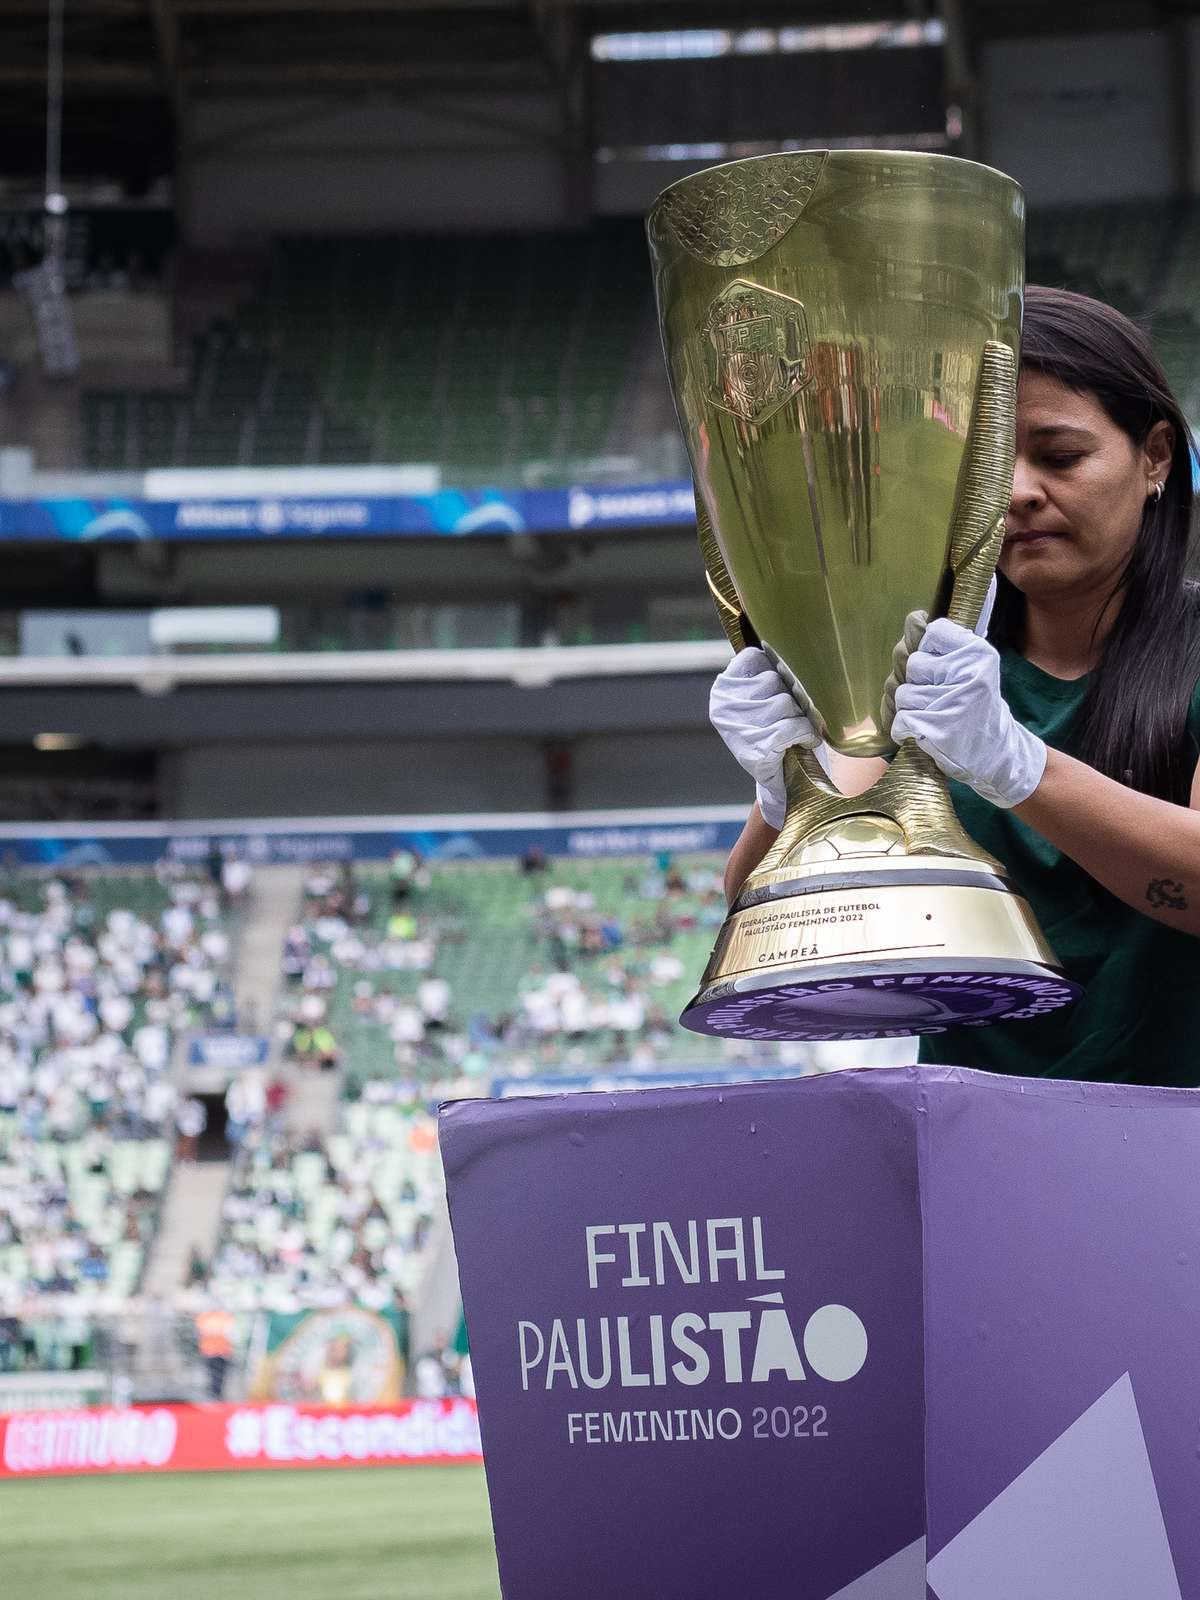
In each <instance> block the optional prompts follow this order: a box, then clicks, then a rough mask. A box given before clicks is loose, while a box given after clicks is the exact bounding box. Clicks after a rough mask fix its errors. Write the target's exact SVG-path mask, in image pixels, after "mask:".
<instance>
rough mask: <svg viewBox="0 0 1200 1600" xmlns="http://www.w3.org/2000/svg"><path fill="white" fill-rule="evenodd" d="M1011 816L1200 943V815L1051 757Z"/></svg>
mask: <svg viewBox="0 0 1200 1600" xmlns="http://www.w3.org/2000/svg"><path fill="white" fill-rule="evenodd" d="M1013 814H1014V815H1015V816H1018V817H1020V819H1021V821H1022V822H1025V823H1028V825H1029V826H1030V827H1031V828H1033V829H1034V831H1035V832H1037V833H1040V834H1041V836H1042V837H1043V839H1048V840H1049V841H1050V843H1051V844H1053V845H1057V847H1058V848H1059V849H1060V850H1061V851H1062V852H1063V853H1064V855H1068V856H1070V857H1071V859H1072V860H1073V861H1076V862H1078V864H1079V865H1080V866H1081V867H1082V868H1083V870H1084V871H1085V872H1087V873H1089V874H1090V875H1091V877H1093V878H1095V879H1096V881H1097V882H1098V883H1102V884H1103V885H1104V887H1105V888H1106V889H1107V890H1109V892H1110V893H1111V894H1115V895H1116V896H1117V898H1118V899H1119V900H1123V901H1124V902H1125V904H1126V905H1128V906H1132V907H1133V909H1134V910H1135V911H1140V912H1141V913H1142V914H1143V915H1144V916H1147V917H1152V918H1153V919H1154V920H1155V921H1156V922H1162V923H1165V924H1166V925H1167V927H1169V928H1178V929H1179V931H1180V932H1181V933H1190V934H1193V935H1194V936H1196V937H1197V938H1200V811H1196V810H1192V809H1191V808H1190V807H1188V806H1180V805H1173V804H1171V802H1170V801H1168V800H1159V799H1156V798H1155V797H1154V796H1153V795H1146V794H1140V793H1139V792H1138V791H1137V790H1136V789H1128V788H1126V787H1125V786H1124V785H1123V784H1120V783H1114V782H1113V780H1112V779H1111V778H1106V777H1104V776H1103V774H1101V773H1099V772H1097V771H1095V769H1094V768H1092V767H1089V766H1087V765H1086V764H1085V763H1084V762H1082V761H1076V760H1074V758H1073V757H1071V756H1067V755H1063V753H1062V752H1061V751H1060V750H1050V751H1049V753H1048V757H1047V761H1046V770H1045V772H1044V773H1043V775H1042V780H1041V782H1040V783H1039V784H1038V786H1037V788H1036V789H1035V790H1034V791H1033V793H1032V794H1031V795H1030V796H1029V798H1028V800H1025V801H1023V802H1022V803H1021V804H1020V805H1019V806H1017V807H1015V809H1014V813H1013Z"/></svg>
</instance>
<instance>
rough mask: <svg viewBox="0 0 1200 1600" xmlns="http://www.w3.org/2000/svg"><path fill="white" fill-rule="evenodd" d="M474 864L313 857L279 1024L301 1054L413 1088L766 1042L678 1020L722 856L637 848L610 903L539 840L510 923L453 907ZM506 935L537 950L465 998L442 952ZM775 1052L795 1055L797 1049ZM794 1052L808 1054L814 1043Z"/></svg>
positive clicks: (747, 1050) (707, 939) (720, 899)
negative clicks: (370, 864) (360, 866)
mask: <svg viewBox="0 0 1200 1600" xmlns="http://www.w3.org/2000/svg"><path fill="white" fill-rule="evenodd" d="M606 865H607V864H606ZM475 870H477V869H476V868H475V866H474V864H473V863H462V864H455V865H453V866H446V867H439V868H438V875H437V878H436V880H434V879H433V877H432V875H431V873H430V870H429V868H428V867H427V866H426V865H425V863H423V862H422V861H421V859H420V857H419V856H418V855H417V854H416V852H414V851H411V850H403V851H397V852H396V853H395V855H394V856H393V858H392V861H391V862H390V864H389V870H388V875H387V878H386V880H378V879H376V880H375V882H374V883H372V880H371V879H370V878H364V877H362V876H360V875H359V874H358V873H356V871H355V869H354V868H353V867H352V866H351V865H350V864H349V863H343V864H342V865H340V866H338V867H324V866H319V867H314V868H313V869H312V870H311V872H310V874H309V878H308V881H307V884H306V901H305V907H304V911H303V915H302V917H301V919H300V920H299V921H298V922H297V923H296V925H295V926H294V927H293V928H292V929H291V930H290V931H289V934H288V939H287V945H286V949H285V955H284V972H285V977H286V980H287V983H286V992H287V999H286V1002H285V1007H284V1011H283V1016H282V1021H281V1028H282V1030H283V1037H284V1041H285V1048H286V1051H287V1053H288V1055H289V1056H290V1057H291V1058H292V1059H293V1060H296V1061H299V1062H301V1063H303V1064H306V1065H312V1066H315V1067H336V1066H338V1065H341V1064H349V1065H351V1066H353V1067H355V1068H356V1069H357V1076H359V1077H362V1078H364V1079H370V1078H372V1077H374V1076H379V1075H381V1074H382V1075H387V1074H395V1075H396V1076H398V1078H399V1079H400V1080H401V1084H402V1092H403V1093H404V1094H405V1095H407V1094H410V1093H411V1092H413V1089H414V1086H415V1085H420V1084H424V1085H425V1086H426V1090H427V1092H428V1091H430V1090H431V1087H432V1086H445V1085H447V1084H449V1083H453V1082H456V1081H459V1080H462V1079H464V1078H466V1079H475V1080H478V1079H481V1078H485V1077H486V1076H488V1075H489V1074H497V1073H498V1074H502V1075H512V1076H521V1075H531V1074H534V1073H541V1072H554V1071H568V1072H569V1071H571V1070H586V1069H588V1068H593V1067H596V1068H610V1069H611V1068H617V1067H620V1068H629V1069H632V1070H635V1071H636V1070H645V1071H653V1070H654V1069H655V1068H656V1067H661V1066H663V1065H665V1064H668V1063H670V1062H671V1061H675V1060H681V1059H684V1058H686V1059H690V1060H692V1061H696V1062H702V1061H707V1060H712V1061H714V1064H715V1062H716V1061H717V1060H721V1059H724V1060H738V1059H742V1058H748V1057H749V1056H750V1055H751V1054H754V1055H756V1056H758V1057H761V1056H762V1055H763V1053H764V1052H763V1047H762V1046H761V1045H754V1046H751V1045H749V1044H748V1043H746V1042H743V1041H738V1040H714V1039H704V1038H699V1037H697V1036H695V1035H686V1034H684V1033H682V1031H681V1029H680V1027H679V1025H678V1022H677V1016H678V1011H679V1006H680V1003H681V1000H682V999H683V998H685V996H684V994H683V989H684V988H687V987H689V981H688V980H689V979H691V980H694V979H696V978H698V976H699V970H700V966H701V965H702V960H703V952H705V951H706V950H707V949H708V948H709V947H710V946H711V944H712V942H713V941H714V940H715V938H716V934H717V932H718V930H719V929H720V926H721V924H722V922H723V921H724V917H725V911H726V906H725V896H724V890H723V885H722V880H721V872H720V866H719V863H717V862H716V861H715V859H714V860H710V859H708V858H696V859H694V860H691V861H686V862H679V861H677V860H675V859H673V858H672V857H670V856H668V855H662V856H659V857H657V858H653V859H648V860H644V861H631V862H629V863H627V864H625V866H624V868H623V873H624V876H623V879H622V882H621V885H620V893H619V894H618V895H617V896H615V897H614V896H613V895H612V894H611V892H610V893H608V894H607V895H606V897H605V899H604V903H598V899H597V894H596V892H595V890H594V889H593V888H592V887H590V886H589V884H588V871H587V868H586V866H581V865H580V864H578V863H573V864H572V865H571V866H570V867H569V868H568V869H567V870H565V871H564V870H562V869H561V868H556V867H555V866H554V865H552V864H551V863H550V862H549V861H548V860H547V859H546V857H545V856H544V855H543V854H542V852H540V851H538V850H536V849H534V850H530V851H529V852H528V853H527V854H526V856H525V857H524V858H523V859H522V861H521V863H520V871H519V873H517V874H515V875H514V876H513V879H512V889H511V896H512V900H511V902H510V903H509V904H508V905H507V906H506V909H505V916H506V918H507V919H508V920H507V921H506V922H505V924H504V925H503V926H502V927H500V928H495V927H491V926H489V925H488V924H487V923H486V921H484V922H482V923H473V922H471V921H470V919H464V918H463V917H461V916H457V915H456V914H455V912H454V909H453V907H454V899H455V890H454V885H453V882H452V878H453V875H456V874H463V875H464V876H463V878H462V879H461V881H462V882H464V883H465V882H467V881H468V880H467V876H466V875H469V874H471V873H472V872H473V871H475ZM431 882H436V887H437V890H438V892H437V894H436V895H434V894H430V892H429V891H430V886H431ZM609 889H610V890H611V883H610V884H609ZM498 938H500V939H505V940H507V941H510V942H513V943H515V944H517V945H519V947H520V949H521V951H523V952H527V960H525V961H524V962H522V963H520V966H519V967H518V972H519V976H516V975H514V980H513V982H512V984H511V985H510V986H508V987H507V988H505V989H504V990H503V992H502V993H491V994H485V995H483V996H482V997H481V996H480V995H479V994H478V993H477V992H474V993H473V994H472V997H471V1000H470V1001H469V1002H464V999H463V996H462V994H461V993H460V992H456V988H455V985H453V984H452V983H451V982H450V981H449V979H448V978H447V977H446V976H445V974H444V972H443V971H441V970H439V965H440V963H439V955H440V953H441V952H442V951H443V950H446V949H448V948H450V947H452V946H460V945H462V944H464V943H466V944H467V945H468V948H469V945H470V941H472V940H480V941H495V940H496V939H498ZM681 950H682V952H683V954H681ZM685 956H686V960H685V959H684V957H685ZM457 964H458V965H459V966H460V967H461V962H458V963H457ZM521 967H523V970H520V968H521ZM384 1041H386V1053H385V1055H384V1056H383V1057H382V1058H381V1055H380V1044H381V1043H382V1042H384ZM771 1053H772V1059H774V1058H776V1057H778V1058H779V1059H788V1050H787V1047H783V1050H782V1051H781V1050H780V1049H778V1048H776V1049H775V1050H774V1051H772V1052H771ZM792 1055H794V1057H795V1060H796V1063H797V1064H798V1065H803V1063H804V1062H805V1061H806V1060H807V1057H808V1052H807V1050H806V1049H805V1048H804V1047H800V1048H798V1049H796V1050H793V1051H792ZM364 1058H369V1065H368V1067H367V1069H366V1070H362V1065H361V1064H362V1062H363V1060H364Z"/></svg>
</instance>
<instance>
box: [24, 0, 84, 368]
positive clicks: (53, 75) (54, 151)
mask: <svg viewBox="0 0 1200 1600" xmlns="http://www.w3.org/2000/svg"><path fill="white" fill-rule="evenodd" d="M64 8H65V0H49V17H48V22H49V33H48V38H47V43H46V187H45V199H44V202H43V204H44V207H45V212H46V220H45V224H44V246H43V256H42V260H41V262H40V263H39V264H38V265H37V266H36V267H30V268H29V269H28V271H26V272H20V273H17V274H16V275H15V276H14V277H13V287H14V288H15V289H17V290H19V291H20V293H22V294H24V295H25V297H26V299H27V300H28V302H29V309H30V312H31V313H32V316H33V326H34V332H35V335H36V337H37V345H38V354H39V355H40V356H41V360H42V370H43V372H44V373H45V374H46V376H47V377H48V378H73V377H75V375H76V374H77V373H78V371H79V351H78V349H77V348H76V344H75V327H74V322H73V319H72V317H71V308H70V306H69V305H68V304H67V292H66V281H65V277H64V272H63V258H64V256H65V254H66V217H67V212H68V210H69V203H68V201H67V197H66V195H65V194H64V193H63V188H62V102H63V19H64Z"/></svg>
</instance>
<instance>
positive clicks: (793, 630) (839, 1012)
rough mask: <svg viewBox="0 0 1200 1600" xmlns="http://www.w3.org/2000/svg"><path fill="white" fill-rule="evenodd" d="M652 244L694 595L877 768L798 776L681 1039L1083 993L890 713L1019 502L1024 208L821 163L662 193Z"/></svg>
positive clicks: (847, 158) (936, 1027)
mask: <svg viewBox="0 0 1200 1600" xmlns="http://www.w3.org/2000/svg"><path fill="white" fill-rule="evenodd" d="M648 232H649V239H650V250H651V256H652V258H653V263H654V281H655V293H656V296H657V300H658V310H659V319H660V324H661V328H662V336H663V347H664V351H665V354H666V361H667V369H668V372H669V375H670V380H671V386H672V389H673V392H674V396H675V405H676V409H677V411H678V415H679V422H680V426H681V428H682V430H683V434H684V438H685V440H686V443H687V448H688V454H689V456H690V458H691V464H692V472H693V476H694V478H695V484H696V507H697V519H698V523H699V532H700V545H701V551H702V554H703V557H704V563H705V568H706V572H707V577H708V584H709V588H710V590H711V591H712V595H713V598H714V600H715V602H716V605H717V609H718V611H719V613H720V615H721V619H722V622H723V624H724V627H725V631H726V633H727V634H728V636H729V639H730V642H731V643H732V644H733V646H734V648H735V649H741V648H742V647H743V646H744V645H746V644H757V645H760V646H761V648H762V649H763V650H765V651H766V652H767V653H768V655H769V656H770V657H771V659H772V660H773V661H774V662H775V664H776V666H777V668H778V670H779V671H780V673H781V675H782V676H783V677H784V679H785V681H786V682H787V683H788V685H789V687H790V688H791V690H792V693H793V694H794V695H795V697H796V698H797V700H798V702H799V703H800V705H801V707H802V709H803V710H804V711H805V712H806V713H807V714H808V715H809V716H811V717H812V719H813V722H814V724H815V725H816V727H817V728H818V730H819V731H820V733H821V735H822V737H823V739H824V740H825V742H826V743H827V744H828V745H829V746H830V747H831V748H832V749H833V750H836V751H840V752H841V753H842V754H844V755H847V756H888V755H893V753H894V759H892V761H891V763H890V765H889V767H888V769H887V772H886V774H885V775H884V777H882V778H881V779H880V780H879V782H877V783H876V784H875V785H874V786H873V787H872V788H870V789H869V790H867V792H866V793H864V794H861V795H858V796H857V797H855V798H854V799H847V798H844V797H843V796H842V795H841V794H840V793H839V792H838V790H837V789H836V788H834V787H833V785H832V784H831V783H830V782H829V781H828V780H827V778H826V777H825V774H824V772H823V770H822V768H821V766H820V763H819V762H818V761H817V759H816V756H815V755H814V754H813V753H812V752H810V751H807V750H803V749H799V748H798V749H793V750H790V751H788V753H787V755H786V757H785V759H784V773H785V779H786V783H787V793H788V810H787V817H786V820H785V821H784V824H783V828H782V831H781V832H780V835H779V838H778V839H777V841H776V842H775V844H774V846H773V847H772V849H771V850H770V852H769V853H768V854H767V856H766V857H765V858H764V859H763V861H762V862H761V864H760V865H759V867H758V868H757V869H756V870H755V871H754V872H753V873H751V875H750V877H749V878H748V879H747V880H746V882H745V884H744V885H743V887H742V890H741V892H740V894H739V895H738V897H737V899H736V900H735V902H734V904H733V905H732V906H731V908H730V912H729V916H728V917H727V919H726V921H725V924H724V926H723V928H722V929H721V933H720V936H719V937H718V939H717V943H716V946H715V948H714V950H713V954H712V957H711V959H710V961H709V964H708V967H707V969H706V971H705V973H704V977H703V979H702V981H701V985H700V990H699V993H698V994H697V995H696V997H695V999H694V1000H693V1001H692V1002H691V1004H690V1005H689V1006H688V1007H687V1009H686V1010H685V1011H684V1013H683V1016H682V1018H681V1019H680V1020H681V1021H682V1022H683V1023H684V1025H685V1026H686V1027H689V1028H693V1029H695V1030H697V1031H698V1032H703V1033H717V1034H731V1035H736V1036H739V1037H744V1038H752V1039H866V1038H880V1037H891V1036H896V1035H909V1034H916V1033H932V1032H941V1031H943V1030H944V1029H945V1028H946V1027H949V1026H952V1025H961V1024H964V1023H965V1024H968V1025H971V1026H984V1025H986V1024H988V1023H991V1022H996V1021H1000V1020H1003V1019H1011V1018H1017V1017H1028V1016H1034V1015H1037V1014H1039V1013H1040V1012H1043V1011H1049V1010H1054V1009H1056V1008H1057V1007H1059V1006H1062V1005H1065V1004H1067V1003H1069V1002H1070V1001H1071V1000H1073V999H1074V998H1075V997H1076V995H1077V993H1078V990H1077V988H1076V986H1075V985H1073V984H1072V983H1070V982H1069V981H1068V980H1067V979H1066V978H1065V977H1064V976H1063V973H1062V971H1061V969H1060V968H1059V966H1058V964H1057V962H1056V960H1055V957H1054V954H1053V952H1052V951H1051V950H1050V948H1049V946H1048V945H1047V943H1046V941H1045V939H1044V938H1043V936H1042V934H1041V932H1040V930H1039V929H1038V927H1037V924H1036V923H1035V921H1034V919H1033V915H1032V912H1031V911H1030V908H1029V906H1028V904H1027V902H1026V901H1025V900H1024V899H1023V898H1022V896H1021V895H1020V894H1019V893H1018V892H1017V891H1016V890H1015V889H1014V888H1013V886H1012V884H1011V883H1010V882H1009V881H1008V880H1007V879H1006V876H1005V869H1004V867H1003V866H1002V865H1001V863H1000V862H998V861H995V860H993V859H992V858H991V857H990V856H988V855H986V854H984V852H983V851H981V850H980V849H979V848H978V847H977V846H976V845H975V844H974V843H973V842H972V841H971V839H970V838H969V837H968V836H967V834H966V833H965V832H964V831H963V829H962V827H961V826H960V825H959V823H958V820H957V818H956V817H955V814H954V810H953V808H952V806H951V803H950V797H949V791H948V789H947V787H946V782H945V779H944V778H943V777H942V775H941V774H940V772H939V771H938V769H937V768H936V766H935V765H934V763H933V762H932V760H931V759H930V758H929V757H928V756H926V755H925V754H924V753H923V752H922V751H921V750H920V749H919V748H918V747H917V746H916V744H915V743H913V741H911V740H906V741H905V742H904V744H903V745H902V746H901V747H900V749H899V750H898V751H896V749H895V746H894V745H893V743H892V741H891V739H890V737H889V730H890V725H891V707H890V706H889V705H888V704H887V702H886V699H885V697H884V689H885V685H886V683H887V680H888V676H889V673H890V672H891V671H892V669H893V651H894V649H895V648H896V647H897V641H899V640H900V639H901V638H902V637H903V635H904V630H905V622H906V618H907V617H908V615H909V613H910V612H913V611H916V610H919V609H923V610H925V611H927V612H928V614H929V615H930V616H935V615H937V616H941V615H948V616H949V617H951V618H952V619H953V620H954V621H955V622H959V623H962V624H963V625H965V626H966V627H972V626H973V625H974V624H975V622H976V621H977V620H978V617H979V614H980V609H981V607H982V605H983V601H984V598H985V595H986V593H987V588H988V583H989V581H990V579H991V575H992V572H993V570H994V568H995V564H996V558H997V556H998V554H999V551H1000V545H1001V543H1002V541H1003V537H1004V514H1005V511H1006V509H1007V506H1008V497H1009V492H1010V486H1011V483H1012V470H1013V452H1014V435H1015V417H1016V372H1017V351H1018V345H1019V339H1020V319H1021V297H1022V290H1023V285H1024V272H1023V265H1024V197H1023V195H1022V193H1021V190H1020V188H1019V187H1018V186H1017V184H1016V183H1014V182H1013V181H1012V179H1010V178H1007V177H1005V176H1004V175H1003V174H1002V173H999V172H995V171H993V170H992V169H990V168H988V167H982V166H977V165H976V164H974V163H973V162H969V161H960V160H956V159H953V158H951V157H947V156H930V155H916V154H909V153H906V152H898V151H874V150H872V151H859V150H833V151H827V150H809V151H798V152H795V153H790V154H781V155H770V156H759V157H756V158H753V159H750V160H746V161H735V162H732V163H730V164H729V165H727V166H721V167H714V168H711V169H709V170H708V171H705V172H700V173H696V174H695V175H694V176H692V177H689V178H684V179H682V180H681V181H680V182H679V183H676V184H673V185H672V186H671V187H670V188H669V189H667V190H666V191H665V192H664V193H663V194H662V195H660V196H659V198H658V200H657V201H656V202H655V204H654V206H653V208H652V210H651V212H650V216H649V222H648Z"/></svg>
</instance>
